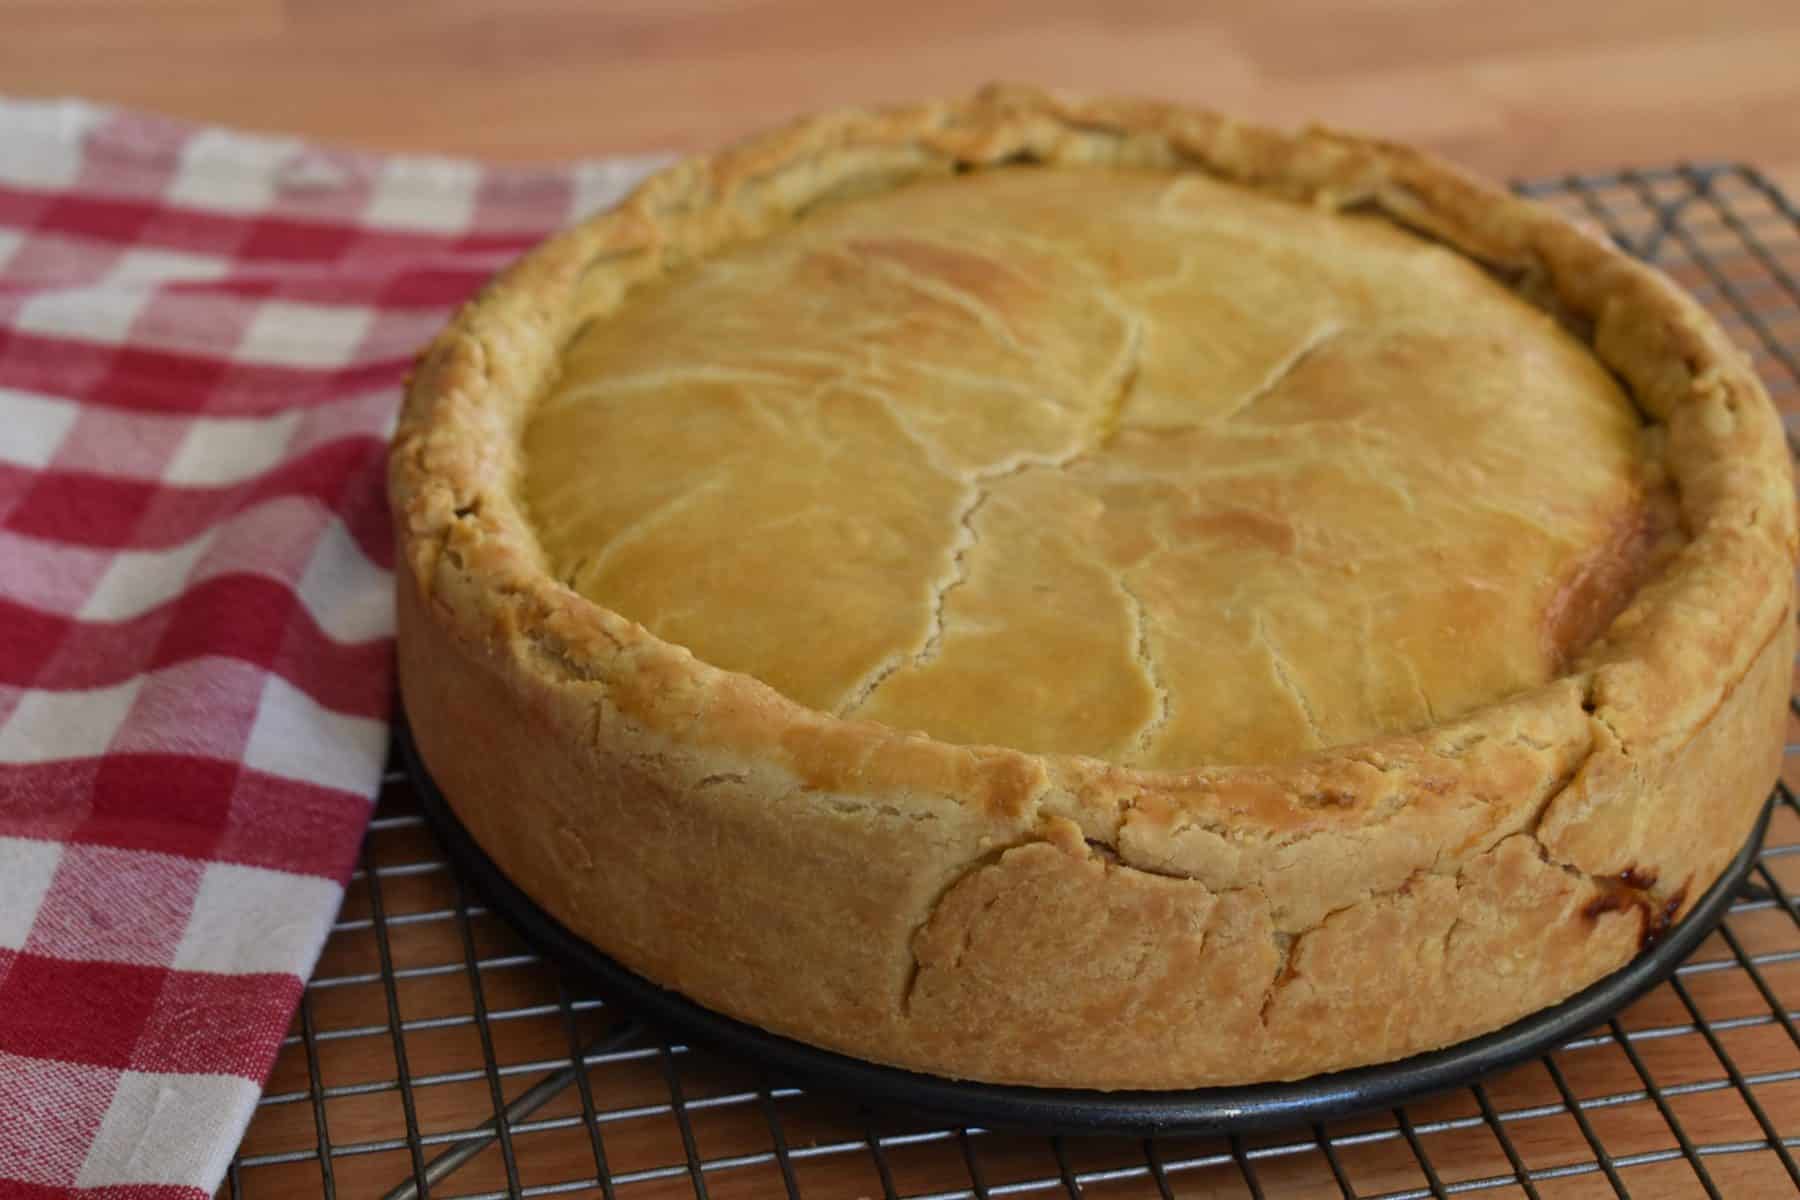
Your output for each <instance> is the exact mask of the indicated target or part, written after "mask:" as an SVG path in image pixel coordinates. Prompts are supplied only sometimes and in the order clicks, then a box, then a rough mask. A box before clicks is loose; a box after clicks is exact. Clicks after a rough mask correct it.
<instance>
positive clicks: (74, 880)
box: [0, 101, 645, 1200]
mask: <svg viewBox="0 0 1800 1200" xmlns="http://www.w3.org/2000/svg"><path fill="white" fill-rule="evenodd" d="M644 165H645V164H643V163H631V162H610V163H608V162H597V163H592V164H587V165H583V166H577V167H570V168H566V169H557V170H542V171H520V170H496V169H488V168H479V167H476V166H474V165H473V164H469V163H463V162H456V161H450V160H444V159H419V158H398V157H392V158H380V157H375V156H369V155H354V154H345V153H339V152H333V151H326V150H322V149H319V148H317V147H312V146H308V145H305V144H302V143H300V142H296V141H291V140H282V139H274V138H260V137H255V138H253V137H247V136H243V135H239V134H232V133H226V132H222V131H219V130H215V129H207V128H196V127H191V126H186V125H181V124H177V123H174V122H170V121H165V120H162V119H157V118H149V117H144V116H139V115H132V114H126V113H120V112H114V111H111V110H106V109H100V108H95V107H92V106H88V105H84V104H77V103H66V102H65V103H15V102H4V101H0V1196H4V1197H9V1198H10V1197H32V1198H43V1197H63V1196H91V1197H108V1198H113V1200H126V1198H130V1200H151V1198H154V1200H163V1198H165V1197H167V1198H176V1197H179V1198H182V1200H186V1198H189V1197H192V1198H195V1200H204V1198H205V1197H208V1196H210V1195H211V1194H212V1192H213V1189H214V1188H215V1187H217V1185H218V1183H219V1181H220V1178H221V1176H222V1174H223V1172H224V1170H225V1167H226V1164H227V1163H228V1161H229V1159H230V1157H231V1153H232V1151H233V1149H234V1147H235V1146H236V1144H237V1141H238V1139H239V1137H240V1136H241V1135H242V1133H243V1129H244V1125H245V1123H246V1122H247V1121H248V1119H249V1117H250V1113H251V1110H252V1108H253V1107H254V1105H255V1102H256V1097H257V1092H258V1088H259V1085H260V1083H261V1081H262V1080H263V1079H264V1077H265V1076H266V1075H267V1073H268V1071H269V1068H270V1066H271V1064H272V1063H273V1061H274V1058H275V1054H276V1051H277V1050H278V1048H279V1047H280V1044H281V1041H282V1037H283V1034H284V1033H285V1032H286V1030H287V1028H288V1024H289V1021H290V1019H291V1017H292V1015H293V1010H294V1006H295V1003H296V1001H297V1000H298V998H299V994H300V986H301V980H302V979H303V978H304V977H305V976H306V974H307V972H308V971H310V970H311V968H312V965H313V963H314V961H315V959H316V958H317V956H318V953H319V948H320V946H321V945H322V943H323V941H324V938H325V936H326V933H327V932H328V930H329V928H330V925H331V921H332V918H333V915H334V914H335V912H336V911H337V907H338V903H339V901H340V899H341V898H342V896H343V887H344V883H345V881H346V879H347V877H348V875H349V872H350V868H351V863H352V860H353V859H354V857H355V854H356V849H357V845H358V842H359V841H360V839H361V837H362V833H363V828H364V825H365V823H366V821H367V818H368V812H369V805H370V801H371V798H372V797H373V795H374V793H375V789H376V786H377V783H378V780H379V777H380V774H381V769H382V760H383V755H384V752H385V750H386V746H387V717H388V711H389V704H390V703H391V700H392V694H391V690H392V689H391V683H390V679H391V665H390V634H391V629H392V623H393V615H392V602H391V598H390V583H389V567H390V547H389V537H388V529H387V516H386V513H385V507H384V501H383V484H382V479H383V446H384V439H385V437H386V435H387V433H388V431H389V429H390V427H391V422H392V420H393V415H394V411H395V406H396V404H397V402H398V399H399V388H400V382H401V377H402V374H403V373H404V371H405V370H406V368H407V365H408V363H409V362H410V360H411V358H412V356H413V354H414V353H415V351H417V350H418V349H419V347H420V346H421V345H422V344H423V343H424V342H425V341H426V340H427V339H428V338H429V337H430V335H431V334H432V332H433V331H434V330H435V329H436V328H437V326H438V325H439V324H440V323H441V322H442V320H443V319H444V317H445V315H446V314H447V312H448V310H449V308H450V306H452V305H453V304H455V303H456V302H458V301H460V300H462V299H463V298H465V297H466V296H468V295H469V294H470V293H472V292H473V291H474V289H475V288H476V287H478V286H479V285H480V283H481V282H482V281H483V280H484V279H486V278H487V277H488V276H489V275H491V274H492V273H493V272H494V271H495V270H496V269H497V268H498V267H500V266H501V265H503V264H504V263H505V262H506V261H508V260H509V259H510V258H512V257H513V256H514V255H516V254H517V253H518V251H520V250H521V249H522V248H524V247H525V246H527V245H529V244H530V243H532V242H533V241H535V240H536V239H537V238H539V237H540V236H542V235H543V234H544V233H545V232H546V231H548V230H549V229H551V228H554V227H556V226H558V225H561V224H563V223H565V222H567V221H568V220H570V219H572V218H573V217H575V216H577V215H580V214H581V213H583V212H586V211H589V210H591V209H593V208H595V207H598V206H600V205H602V204H605V203H608V202H610V201H611V200H613V199H615V198H616V197H617V196H618V195H619V194H620V193H621V191H623V190H624V189H625V188H626V187H627V186H628V185H629V184H630V183H631V182H633V181H634V180H635V179H636V178H637V176H638V175H640V174H641V173H642V170H643V167H644Z"/></svg>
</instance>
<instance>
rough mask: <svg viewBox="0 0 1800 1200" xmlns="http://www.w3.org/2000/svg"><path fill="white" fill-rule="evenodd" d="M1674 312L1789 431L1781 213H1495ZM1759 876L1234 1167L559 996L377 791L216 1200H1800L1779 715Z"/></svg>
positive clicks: (1570, 184) (1757, 193) (1608, 197)
mask: <svg viewBox="0 0 1800 1200" xmlns="http://www.w3.org/2000/svg"><path fill="white" fill-rule="evenodd" d="M1519 190H1520V191H1522V192H1524V193H1525V194H1527V195H1530V196H1533V197H1536V198H1538V199H1541V200H1543V201H1546V202H1548V203H1551V204H1553V205H1555V206H1557V207H1559V208H1561V209H1563V210H1565V211H1567V212H1569V213H1571V214H1572V215H1574V216H1576V217H1579V218H1582V219H1584V220H1587V221H1589V222H1593V223H1595V224H1597V225H1599V226H1600V227H1602V228H1604V229H1605V230H1606V231H1607V232H1608V233H1609V234H1610V235H1611V236H1612V237H1613V238H1614V239H1615V240H1616V241H1617V242H1618V244H1619V245H1621V246H1622V247H1623V248H1625V249H1626V250H1628V251H1630V252H1632V253H1634V254H1637V255H1640V256H1642V257H1644V258H1647V259H1650V260H1652V261H1655V262H1657V263H1659V265H1661V266H1663V267H1664V268H1665V269H1667V270H1669V271H1670V272H1671V273H1672V274H1673V275H1675V277H1676V278H1678V279H1679V280H1680V281H1681V282H1682V283H1684V284H1685V285H1686V286H1687V287H1688V288H1690V289H1691V290H1692V291H1693V292H1694V294H1695V295H1696V296H1697V297H1698V298H1699V299H1700V300H1701V301H1702V302H1703V303H1705V304H1707V305H1708V306H1709V307H1710V308H1711V309H1712V310H1713V311H1714V312H1715V313H1716V314H1717V315H1718V316H1719V317H1720V318H1721V319H1722V320H1723V321H1724V322H1725V323H1726V325H1727V327H1728V328H1730V329H1731V330H1732V332H1733V333H1734V334H1735V335H1736V336H1737V338H1738V340H1739V342H1740V344H1743V345H1745V346H1746V347H1747V348H1749V349H1750V350H1751V351H1752V352H1753V353H1754V354H1755V356H1756V360H1757V363H1758V366H1759V367H1760V368H1761V371H1762V374H1763V377H1764V379H1765V380H1766V381H1767V382H1768V384H1769V386H1770V389H1771V392H1772V393H1773V395H1774V396H1775V398H1776V401H1777V403H1778V404H1779V405H1780V407H1781V408H1782V411H1783V414H1784V419H1785V420H1786V421H1787V423H1788V428H1789V431H1790V441H1793V439H1794V434H1795V431H1796V429H1797V428H1800V282H1797V280H1800V213H1797V212H1796V210H1795V209H1794V207H1793V205H1792V204H1791V203H1790V202H1789V201H1788V200H1787V199H1786V198H1785V197H1783V196H1782V195H1781V194H1780V193H1779V192H1778V191H1777V190H1776V189H1775V188H1774V187H1773V186H1772V185H1771V184H1770V183H1769V182H1768V181H1767V180H1766V179H1764V178H1763V177H1762V176H1760V175H1759V174H1757V173H1756V172H1755V171H1753V170H1751V169H1749V168H1746V167H1742V166H1736V165H1709V166H1691V165H1681V166H1675V167H1669V168H1661V169H1655V170H1642V171H1625V172H1620V173H1617V174H1605V175H1584V176H1567V177H1563V178H1558V179H1549V180H1539V181H1533V182H1529V183H1524V184H1521V185H1519ZM1790 706H1791V708H1792V710H1793V713H1794V714H1795V717H1796V719H1791V720H1790V730H1789V745H1788V747H1787V750H1788V755H1787V758H1786V759H1785V760H1784V770H1783V781H1782V782H1781V784H1779V785H1778V787H1777V789H1776V793H1775V796H1774V797H1773V803H1774V806H1775V812H1774V816H1773V819H1772V821H1771V824H1770V830H1769V835H1768V838H1767V842H1766V845H1765V848H1764V850H1763V852H1762V854H1761V856H1760V858H1759V860H1758V861H1757V863H1756V866H1755V868H1754V871H1753V873H1752V876H1751V878H1750V881H1749V882H1748V883H1747V884H1746V885H1745V887H1744V888H1743V890H1742V892H1741V895H1740V896H1739V898H1738V899H1737V901H1736V902H1735V903H1734V904H1733V906H1732V908H1731V910H1730V914H1729V916H1728V917H1727V919H1726V921H1725V922H1724V924H1723V925H1722V927H1721V928H1720V930H1719V931H1718V933H1717V934H1715V935H1714V936H1713V937H1711V938H1710V939H1708V941H1707V942H1706V943H1705V944H1704V945H1703V946H1702V947H1701V948H1700V950H1699V951H1698V952H1697V953H1696V954H1695V955H1694V956H1693V957H1691V958H1690V959H1689V960H1688V961H1687V962H1686V963H1685V964H1684V965H1683V966H1682V967H1681V968H1680V969H1679V971H1678V972H1677V974H1676V975H1675V977H1674V978H1673V979H1671V980H1670V981H1669V982H1668V983H1667V984H1665V985H1663V986H1662V987H1659V988H1658V989H1656V991H1654V992H1653V993H1651V994H1650V995H1649V996H1647V997H1646V998H1645V999H1643V1000H1641V1001H1639V1002H1638V1003H1637V1004H1635V1005H1633V1006H1632V1007H1631V1008H1630V1009H1628V1010H1627V1011H1626V1012H1625V1013H1623V1014H1621V1015H1620V1016H1618V1017H1616V1018H1614V1019H1612V1020H1610V1021H1608V1022H1607V1023H1606V1024H1605V1025H1604V1026H1602V1027H1601V1028H1598V1029H1596V1030H1594V1031H1592V1032H1591V1033H1590V1034H1588V1035H1587V1036H1585V1037H1582V1038H1579V1039H1577V1040H1576V1041H1573V1042H1571V1043H1569V1044H1568V1045H1566V1046H1564V1047H1563V1048H1561V1049H1559V1050H1557V1051H1555V1052H1554V1053H1551V1054H1548V1055H1545V1056H1544V1057H1543V1058H1542V1059H1541V1060H1538V1061H1536V1062H1533V1063H1529V1064H1526V1065H1525V1066H1522V1067H1519V1068H1515V1069H1513V1070H1511V1071H1508V1072H1503V1073H1501V1074H1500V1075H1497V1076H1494V1077H1492V1078H1489V1079H1486V1080H1483V1081H1481V1082H1477V1083H1475V1084H1473V1085H1471V1086H1469V1087H1468V1088H1466V1089H1463V1090H1461V1091H1459V1092H1454V1093H1449V1094H1446V1095H1444V1096H1441V1097H1436V1098H1433V1099H1431V1100H1429V1101H1426V1102H1422V1103H1418V1104H1414V1105H1411V1106H1408V1107H1406V1108H1401V1109H1395V1110H1393V1111H1391V1112H1386V1113H1377V1114H1373V1115H1370V1116H1367V1117H1364V1118H1359V1119H1356V1120H1351V1121H1344V1122H1337V1123H1334V1124H1333V1125H1331V1126H1330V1127H1320V1126H1314V1127H1312V1128H1302V1129H1296V1130H1292V1131H1288V1132H1287V1133H1284V1134H1280V1135H1275V1136H1264V1137H1255V1138H1246V1139H1240V1138H1227V1139H1217V1138H1215V1139H1197V1138H1182V1139H1154V1140H1134V1139H1122V1138H1091V1139H1089V1138H1082V1139H1067V1140H1065V1139H1059V1138H1043V1137H1029V1136H1024V1135H1020V1134H1006V1133H997V1132H992V1131H988V1130H983V1129H979V1128H957V1127H953V1126H945V1125H942V1124H936V1123H932V1122H930V1121H927V1120H920V1119H917V1118H909V1117H907V1116H905V1115H903V1114H894V1113H884V1112H876V1111H870V1110H868V1109H865V1108H862V1107H859V1106H857V1105H856V1104H855V1103H854V1102H852V1101H847V1100H844V1099H839V1098H831V1097H817V1096H813V1095H809V1094H806V1093H804V1092H802V1091H801V1090H800V1089H798V1088H795V1087H791V1086H787V1085H786V1084H784V1083H783V1082H782V1081H780V1080H772V1079H769V1078H766V1077H764V1076H763V1075H761V1074H759V1073H758V1072H756V1071H755V1070H753V1069H749V1068H746V1067H745V1066H743V1065H742V1064H736V1063H731V1062H727V1061H724V1060H721V1059H719V1058H717V1057H716V1056H714V1055H711V1054H709V1053H706V1052H703V1051H699V1050H694V1049H690V1048H689V1047H687V1046H685V1045H682V1044H680V1043H674V1042H670V1041H668V1040H667V1039H665V1038H664V1037H663V1036H662V1035H660V1034H659V1033H658V1032H657V1031H656V1030H654V1029H651V1028H646V1027H643V1026H641V1025H639V1024H637V1023H635V1022H633V1021H630V1020H628V1019H626V1018H624V1017H622V1016H621V1015H620V1014H619V1013H617V1012H616V1011H615V1010H613V1009H610V1008H608V1007H607V1006H606V1005H604V1004H603V1003H602V1002H600V1001H599V1000H597V999H594V998H591V997H589V996H585V995H582V994H581V993H579V992H578V991H573V990H571V989H570V987H569V986H568V985H567V984H565V983H564V982H563V981H561V980H560V979H559V978H558V976H557V974H556V972H555V971H554V970H552V969H551V968H549V967H548V966H546V965H545V964H543V963H542V962H540V961H539V960H538V959H537V958H536V957H535V956H534V955H532V954H531V953H528V952H526V951H525V950H524V949H523V948H522V946H521V945H520V944H519V943H518V942H517V941H516V940H515V939H514V938H513V936H512V935H511V934H510V933H509V932H508V931H507V930H506V929H505V928H504V927H502V926H501V925H500V924H499V923H498V921H497V920H496V919H495V918H494V917H493V916H492V915H491V914H490V913H489V912H488V911H487V910H486V909H485V908H484V907H483V906H482V905H481V904H479V903H477V902H475V901H473V900H472V899H471V897H470V895H469V894H468V892H467V889H466V885H465V883H464V881H463V880H462V879H461V878H459V877H458V875H457V874H456V872H454V871H453V870H452V869H450V868H449V867H448V866H447V864H446V863H445V861H444V859H443V855H442V853H441V851H439V849H438V847H437V846H436V844H435V842H434V841H433V840H432V838H431V836H430V834H429V832H428V831H427V830H426V829H425V828H424V827H423V822H422V818H421V817H420V816H419V815H418V814H417V812H416V811H415V810H414V809H413V807H412V802H411V799H410V796H409V794H408V791H407V785H406V783H405V781H404V779H403V778H402V777H401V776H400V775H399V774H398V772H395V773H392V774H390V776H389V780H388V783H387V785H386V786H385V788H384V792H383V795H382V798H381V801H380V804H379V806H378V809H377V813H376V817H375V820H374V822H373V825H372V827H371V831H370V834H369V838H368V841H367V843H366V845H365V848H364V854H363V861H362V865H361V867H360V869H359V870H358V871H357V872H356V874H355V876H354V877H353V880H352V883H351V889H350V893H349V896H348V898H347V901H346V904H345V908H344V912H343V914H342V915H341V917H340V919H339V921H338V923H337V925H336V926H335V927H334V931H333V935H332V938H331V940H330V942H329V944H328V945H327V948H326V952H325V955H324V957H323V959H322V960H321V962H320V965H319V969H318V971H317V974H316V977H315V978H314V979H313V980H312V982H311V983H310V984H309V985H308V986H307V988H306V991H305V994H304V996H303V998H302V1001H301V1005H300V1011H299V1014H298V1016H297V1018H296V1021H295V1024H294V1027H293V1029H292V1030H291V1031H290V1034H289V1036H288V1037H287V1039H286V1041H285V1042H284V1044H283V1050H282V1054H281V1058H280V1061H279V1062H278V1064H277V1066H276V1068H275V1071H274V1074H273V1075H272V1077H271V1079H270V1081H269V1085H268V1088H267V1091H266V1094H265V1095H264V1097H263V1099H262V1101H261V1104H260V1107H259V1109H258V1114H257V1117H256V1120H255V1121H254V1122H253V1123H252V1126H251V1129H250V1132H249V1135H248V1136H247V1137H246V1139H245V1142H244V1145H243V1147H242V1148H241V1149H240V1152H239V1156H238V1157H237V1159H236V1160H235V1161H234V1162H233V1163H232V1164H231V1168H230V1173H229V1175H228V1178H227V1181H226V1184H225V1186H224V1188H222V1189H221V1193H220V1194H221V1195H227V1194H228V1195H230V1196H231V1197H233V1198H234V1200H235V1198H236V1197H240V1196H251V1197H264V1196H273V1197H311V1196H318V1195H321V1194H322V1195H323V1196H324V1197H326V1198H327V1200H330V1198H332V1197H336V1196H345V1197H363V1196H393V1197H411V1196H425V1195H434V1196H440V1197H449V1196H455V1197H461V1198H463V1200H475V1198H481V1200H487V1198H490V1197H496V1198H497V1197H525V1196H548V1195H590V1196H591V1195H598V1196H604V1197H606V1198H607V1200H612V1197H615V1196H627V1197H664V1196H668V1197H673V1196H694V1197H699V1198H700V1200H708V1198H709V1197H733V1196H788V1197H801V1196H806V1197H828V1196H863V1195H870V1196H873V1195H880V1196H883V1197H923V1198H930V1200H953V1198H954V1200H963V1198H975V1200H985V1198H986V1197H998V1196H1011V1195H1026V1194H1029V1195H1045V1194H1052V1195H1054V1194H1062V1195H1067V1196H1073V1197H1089V1196H1102V1195H1108V1196H1151V1197H1158V1196H1159V1197H1163V1198H1164V1200H1172V1198H1173V1197H1176V1196H1188V1195H1205V1196H1248V1197H1251V1198H1252V1200H1261V1198H1262V1197H1277V1196H1312V1195H1321V1194H1341V1195H1343V1196H1345V1197H1356V1198H1364V1197H1367V1198H1371V1200H1372V1198H1375V1197H1381V1198H1385V1200H1413V1198H1419V1197H1427V1196H1433V1197H1443V1196H1449V1195H1452V1194H1459V1193H1464V1192H1474V1193H1480V1194H1482V1195H1484V1196H1524V1197H1528V1198H1530V1200H1538V1198H1539V1197H1561V1196H1570V1197H1573V1196H1584V1197H1585V1196H1606V1195H1618V1196H1630V1195H1636V1196H1639V1197H1660V1196H1688V1195H1699V1194H1704V1195H1707V1196H1712V1197H1722V1196H1756V1197H1762V1196H1780V1195H1793V1194H1796V1193H1800V1167H1797V1166H1796V1162H1795V1153H1794V1152H1795V1151H1796V1150H1797V1149H1800V1031H1797V1030H1796V1025H1795V1022H1796V1019H1800V1011H1796V1008H1795V1007H1794V1006H1797V1005H1800V904H1797V903H1796V899H1795V896H1796V893H1800V802H1797V801H1796V796H1795V791H1794V790H1793V789H1794V788H1795V787H1800V695H1797V696H1796V697H1795V698H1794V700H1793V701H1791V705H1790Z"/></svg>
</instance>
